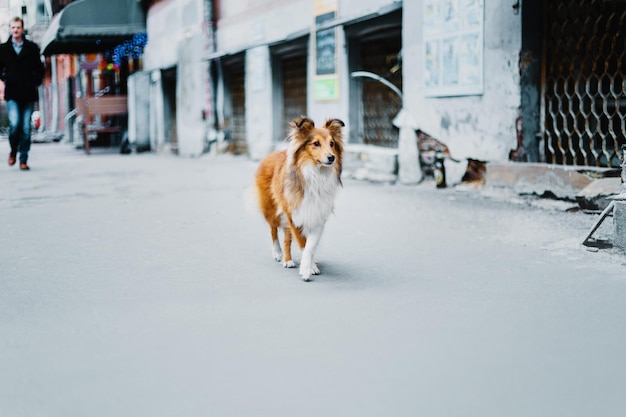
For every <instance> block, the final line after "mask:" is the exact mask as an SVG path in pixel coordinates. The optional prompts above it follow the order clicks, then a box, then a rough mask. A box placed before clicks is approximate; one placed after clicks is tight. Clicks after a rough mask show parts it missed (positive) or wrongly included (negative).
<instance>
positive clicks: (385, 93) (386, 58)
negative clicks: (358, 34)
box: [361, 36, 402, 148]
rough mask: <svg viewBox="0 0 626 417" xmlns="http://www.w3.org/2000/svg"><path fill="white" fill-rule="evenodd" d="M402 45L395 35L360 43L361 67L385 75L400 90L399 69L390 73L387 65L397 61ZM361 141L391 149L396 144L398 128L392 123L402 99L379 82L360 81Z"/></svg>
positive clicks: (389, 66) (389, 65) (400, 74)
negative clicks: (362, 135)
mask: <svg viewBox="0 0 626 417" xmlns="http://www.w3.org/2000/svg"><path fill="white" fill-rule="evenodd" d="M401 47H402V40H401V38H400V37H399V36H390V37H388V38H386V39H378V40H376V41H372V42H368V43H365V42H364V43H363V46H362V53H363V56H362V58H361V62H362V69H363V70H365V71H369V72H373V73H374V74H378V75H381V76H383V77H385V78H386V79H387V80H388V81H390V82H391V83H393V84H394V85H395V86H396V87H398V88H399V89H400V90H401V89H402V70H401V69H398V70H397V71H396V72H393V73H391V72H390V68H393V67H394V65H396V64H397V62H398V52H399V51H400V48H401ZM362 94H363V96H362V102H363V113H364V115H363V116H364V117H363V125H364V138H363V142H364V143H366V144H369V145H377V146H384V147H391V148H395V147H397V146H398V129H397V128H396V127H395V126H394V125H393V119H394V117H396V115H397V114H398V112H399V111H400V108H401V107H402V100H401V99H400V98H399V97H398V96H397V94H395V93H394V92H393V91H391V90H390V89H389V87H387V86H385V85H383V84H381V83H379V82H364V83H363V93H362Z"/></svg>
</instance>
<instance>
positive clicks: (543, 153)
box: [128, 0, 626, 181]
mask: <svg viewBox="0 0 626 417" xmlns="http://www.w3.org/2000/svg"><path fill="white" fill-rule="evenodd" d="M129 1H137V3H138V4H140V5H141V7H142V9H143V11H144V12H145V16H146V30H147V38H148V43H147V45H146V46H145V49H144V50H143V56H142V58H141V61H142V67H141V70H139V71H136V72H134V73H133V74H132V75H130V76H129V77H128V102H129V109H128V110H129V120H128V125H129V126H128V135H129V139H130V141H131V143H132V144H134V145H135V146H136V147H137V148H138V149H139V148H142V149H146V148H150V149H152V150H153V151H157V152H161V151H172V152H175V153H177V154H179V155H181V156H198V155H201V154H203V153H205V152H210V151H215V150H217V151H220V152H224V151H228V152H233V153H245V154H247V155H249V156H250V157H251V158H252V159H255V160H258V159H260V158H262V157H263V156H264V155H266V154H267V153H268V152H270V151H272V150H273V149H276V148H279V147H281V146H284V139H285V137H286V135H287V131H288V125H289V122H290V121H291V120H293V119H294V118H295V117H298V116H300V115H302V114H306V115H308V116H309V117H311V118H313V119H314V120H315V121H316V122H321V121H322V120H323V119H325V118H327V117H333V118H340V119H342V120H343V121H344V122H345V123H346V129H345V133H346V135H345V137H346V138H347V141H348V144H349V148H352V149H357V150H358V152H365V153H367V152H373V153H376V152H378V151H380V150H382V151H384V152H382V154H384V155H391V156H392V157H395V155H397V154H398V153H400V158H398V159H399V160H400V161H401V163H407V161H406V160H404V161H403V159H402V153H403V152H404V150H403V149H405V148H402V146H399V145H400V137H401V135H400V131H401V130H402V127H403V126H404V127H408V128H409V129H410V130H411V131H413V132H415V133H416V138H419V139H418V140H421V139H423V138H427V139H429V140H430V141H429V142H428V143H430V144H432V143H435V145H436V147H439V148H440V149H444V150H445V151H446V152H447V155H448V156H449V157H450V158H448V159H447V160H446V163H447V164H450V165H451V167H450V168H451V171H454V172H457V174H456V176H457V177H459V178H460V176H461V174H462V173H463V171H464V164H465V163H466V162H467V161H468V160H478V161H505V160H514V161H525V162H545V163H551V164H562V165H588V166H598V167H616V166H618V165H619V161H620V160H621V158H620V154H621V146H623V145H624V144H625V143H626V141H625V139H624V131H625V130H626V128H625V126H626V104H625V103H626V99H625V97H626V93H625V88H624V85H625V82H624V79H625V78H624V77H625V76H624V72H623V69H622V65H621V62H622V61H623V56H624V54H625V53H626V46H625V45H626V41H625V35H624V29H623V27H624V25H623V23H624V19H625V16H626V2H624V1H615V2H588V1H585V0H576V1H574V2H570V1H566V0H548V1H540V0H526V1H524V2H523V3H522V2H521V1H511V2H501V1H495V0H420V1H394V0H229V1H220V0H129ZM577 27H580V28H582V30H581V31H576V30H575V28H577ZM400 113H402V114H403V118H402V120H404V122H403V123H405V124H404V125H398V123H399V122H398V119H399V118H398V117H397V116H398V114H400ZM420 150H422V151H423V150H425V148H424V149H422V144H420ZM430 150H432V149H430ZM423 156H424V155H423V154H422V157H423ZM421 159H422V161H423V158H421ZM453 161H460V162H459V163H458V164H456V165H458V166H456V165H455V162H453ZM409 163H410V161H409ZM393 165H394V164H393V163H392V164H390V165H389V170H390V171H393V170H394V169H395V168H394V166H393ZM453 181H454V179H453Z"/></svg>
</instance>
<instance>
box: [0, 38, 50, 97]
mask: <svg viewBox="0 0 626 417" xmlns="http://www.w3.org/2000/svg"><path fill="white" fill-rule="evenodd" d="M43 77H44V66H43V63H42V62H41V58H40V54H39V47H38V46H37V44H36V43H34V42H31V41H29V40H28V39H24V45H23V46H22V51H21V52H20V54H19V55H18V54H16V53H15V50H14V49H13V44H12V40H11V37H9V40H8V41H6V42H5V43H3V44H1V45H0V79H1V80H2V81H4V84H5V86H4V99H5V100H15V101H17V102H21V103H23V102H36V101H37V100H39V91H38V87H39V86H40V85H41V83H42V82H43Z"/></svg>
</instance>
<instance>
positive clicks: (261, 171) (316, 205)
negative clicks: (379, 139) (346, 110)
mask: <svg viewBox="0 0 626 417" xmlns="http://www.w3.org/2000/svg"><path fill="white" fill-rule="evenodd" d="M343 126H345V125H344V123H343V122H342V121H341V120H339V119H328V120H326V122H325V123H324V125H323V126H322V127H315V124H314V123H313V121H312V120H311V119H309V118H307V117H301V118H298V119H295V120H294V121H293V122H291V133H290V135H289V138H288V139H289V143H288V145H287V149H286V150H283V151H278V152H274V153H271V154H269V155H268V156H267V157H265V159H263V160H262V161H261V163H260V165H259V168H258V170H257V172H256V187H257V191H258V198H259V205H260V208H261V212H262V213H263V216H264V217H265V219H266V220H267V222H268V223H269V225H270V233H271V236H272V255H273V257H274V259H275V260H276V261H278V262H282V264H283V266H284V267H285V268H294V267H295V266H296V264H295V262H294V261H293V259H292V257H291V241H292V239H293V238H295V239H296V242H297V243H298V245H299V246H300V249H301V250H302V259H301V262H300V276H301V277H302V279H303V280H305V281H308V280H310V279H311V275H318V274H319V273H320V270H319V268H318V267H317V264H316V262H315V260H314V255H315V248H316V247H317V244H318V243H319V240H320V237H321V235H322V231H323V230H324V225H325V224H326V220H327V219H328V216H330V214H331V213H332V212H333V206H334V203H335V196H336V194H337V190H338V189H339V187H341V185H342V183H341V166H342V156H343V142H342V131H341V128H342V127H343ZM279 228H281V229H282V230H283V232H284V242H283V243H284V253H283V251H282V250H281V247H280V242H279V241H278V229H279Z"/></svg>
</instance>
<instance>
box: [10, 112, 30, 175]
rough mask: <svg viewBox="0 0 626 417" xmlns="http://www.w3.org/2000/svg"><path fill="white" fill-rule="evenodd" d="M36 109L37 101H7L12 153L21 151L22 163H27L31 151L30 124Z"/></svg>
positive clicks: (15, 153)
mask: <svg viewBox="0 0 626 417" xmlns="http://www.w3.org/2000/svg"><path fill="white" fill-rule="evenodd" d="M34 110H35V103H34V102H28V103H18V102H17V101H15V100H8V101H7V113H8V116H9V143H10V144H11V155H17V153H18V152H19V153H20V164H25V163H26V161H27V160H28V151H30V124H31V116H32V115H33V111H34Z"/></svg>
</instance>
